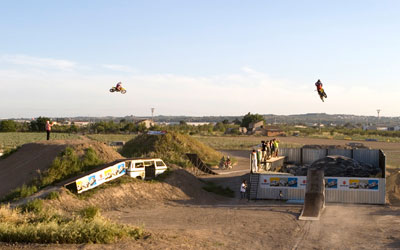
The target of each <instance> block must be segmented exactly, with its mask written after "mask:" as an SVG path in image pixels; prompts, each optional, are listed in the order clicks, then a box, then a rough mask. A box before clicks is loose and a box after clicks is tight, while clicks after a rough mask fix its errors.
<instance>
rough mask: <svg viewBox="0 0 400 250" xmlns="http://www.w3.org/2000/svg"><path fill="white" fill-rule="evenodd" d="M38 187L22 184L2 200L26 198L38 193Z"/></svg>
mask: <svg viewBox="0 0 400 250" xmlns="http://www.w3.org/2000/svg"><path fill="white" fill-rule="evenodd" d="M37 191H38V188H37V187H36V186H35V185H30V186H27V185H25V184H23V185H22V187H20V188H16V189H14V190H13V191H12V192H11V193H9V194H8V195H6V196H4V198H3V199H2V200H1V201H10V200H17V199H20V198H25V197H28V196H31V195H32V194H34V193H36V192H37Z"/></svg>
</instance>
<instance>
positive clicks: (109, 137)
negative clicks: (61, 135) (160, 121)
mask: <svg viewBox="0 0 400 250" xmlns="http://www.w3.org/2000/svg"><path fill="white" fill-rule="evenodd" d="M136 136H137V135H136V134H90V135H86V137H88V138H90V139H92V140H95V141H99V142H103V143H106V144H109V143H111V142H114V141H125V142H127V141H130V140H132V139H133V138H135V137H136Z"/></svg>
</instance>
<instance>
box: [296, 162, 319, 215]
mask: <svg viewBox="0 0 400 250" xmlns="http://www.w3.org/2000/svg"><path fill="white" fill-rule="evenodd" d="M324 208H325V184H324V170H323V169H308V173H307V188H306V194H305V197H304V206H303V210H302V212H301V214H300V216H299V220H319V218H320V216H321V213H322V210H323V209H324Z"/></svg>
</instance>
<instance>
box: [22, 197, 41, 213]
mask: <svg viewBox="0 0 400 250" xmlns="http://www.w3.org/2000/svg"><path fill="white" fill-rule="evenodd" d="M21 208H22V210H23V211H25V212H34V213H39V212H41V211H42V210H43V201H42V200H40V199H35V200H33V201H30V202H28V203H26V204H25V205H23V206H21Z"/></svg>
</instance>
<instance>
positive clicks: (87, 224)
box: [0, 203, 143, 244]
mask: <svg viewBox="0 0 400 250" xmlns="http://www.w3.org/2000/svg"><path fill="white" fill-rule="evenodd" d="M32 204H33V203H32ZM34 204H39V203H34ZM0 210H1V211H0V241H1V242H10V243H12V242H21V243H42V244H50V243H56V244H84V243H113V242H116V241H117V240H118V239H123V238H131V239H138V238H140V237H142V235H143V230H142V229H141V228H133V227H130V226H126V225H120V224H117V223H113V222H110V221H109V220H108V219H106V218H104V217H101V216H100V215H96V216H94V217H93V218H92V219H90V220H88V219H87V218H85V217H80V216H75V217H72V218H69V217H65V216H61V215H59V214H57V213H55V212H53V211H51V210H48V211H42V212H40V211H39V212H38V209H37V205H34V206H33V209H31V210H30V212H28V211H27V210H25V212H24V213H19V212H18V210H11V209H9V208H5V207H1V208H0ZM89 210H90V211H92V212H90V213H89V214H90V216H91V215H93V211H95V210H93V209H89ZM89 210H88V211H89Z"/></svg>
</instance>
